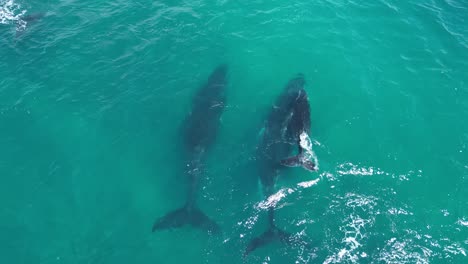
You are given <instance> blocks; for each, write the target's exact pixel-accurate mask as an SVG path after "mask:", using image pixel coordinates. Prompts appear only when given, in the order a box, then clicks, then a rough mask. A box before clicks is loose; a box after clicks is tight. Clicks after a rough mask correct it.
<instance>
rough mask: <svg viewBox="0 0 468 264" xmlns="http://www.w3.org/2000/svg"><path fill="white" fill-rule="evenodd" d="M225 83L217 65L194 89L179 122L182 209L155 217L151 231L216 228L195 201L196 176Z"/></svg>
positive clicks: (208, 146)
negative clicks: (183, 186) (184, 182)
mask: <svg viewBox="0 0 468 264" xmlns="http://www.w3.org/2000/svg"><path fill="white" fill-rule="evenodd" d="M226 85H227V66H226V65H220V66H218V67H217V68H216V69H215V70H214V71H213V72H212V73H211V75H210V77H209V78H208V81H207V82H206V84H204V85H203V86H202V87H201V88H200V89H199V90H198V92H197V94H196V95H195V97H194V99H193V105H192V111H191V113H190V114H189V115H188V116H187V118H186V119H185V122H184V124H183V140H184V148H183V158H184V161H185V164H186V168H185V171H184V173H185V175H186V176H187V178H188V181H189V187H188V190H187V199H186V202H185V205H184V206H182V208H180V209H177V210H175V211H172V212H169V213H168V214H167V215H165V216H163V217H161V218H159V219H157V220H156V221H155V223H154V225H153V232H154V231H156V230H161V229H168V228H177V227H182V226H184V225H191V226H193V227H197V228H201V229H203V230H206V231H208V232H212V233H215V232H218V231H219V230H220V228H219V226H218V224H216V222H214V221H213V220H212V219H210V218H209V217H208V216H206V215H205V214H204V213H203V212H202V211H201V210H200V209H199V208H198V206H197V203H196V201H197V194H198V185H199V182H200V177H202V176H203V175H204V167H205V160H206V157H207V155H208V152H209V150H210V149H211V146H212V145H213V143H214V141H215V138H216V135H217V132H218V127H219V123H220V118H221V114H222V113H223V110H224V107H225V104H226V102H225V101H226V98H225V87H226Z"/></svg>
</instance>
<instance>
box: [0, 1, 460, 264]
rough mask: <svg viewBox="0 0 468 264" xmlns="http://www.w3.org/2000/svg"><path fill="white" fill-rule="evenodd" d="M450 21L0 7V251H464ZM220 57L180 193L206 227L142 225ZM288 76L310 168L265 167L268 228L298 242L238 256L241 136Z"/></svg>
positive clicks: (161, 199)
mask: <svg viewBox="0 0 468 264" xmlns="http://www.w3.org/2000/svg"><path fill="white" fill-rule="evenodd" d="M23 11H25V12H26V14H34V13H37V12H45V13H46V15H45V16H44V17H43V18H42V19H39V20H37V21H33V22H30V23H27V24H24V23H22V20H21V17H23V16H24V15H21V12H23ZM467 18H468V4H467V2H466V1H464V0H431V1H417V0H411V1H397V0H379V1H357V2H356V1H345V0H342V1H339V0H336V1H323V0H319V1H310V0H309V1H307V0H300V1H284V0H281V1H280V0H272V1H229V0H217V1H214V0H213V1H212V0H199V1H162V2H161V1H147V0H141V1H122V0H116V1H89V0H87V1H73V0H69V1H26V0H14V1H13V0H0V22H1V24H0V175H1V181H2V182H1V184H0V201H1V206H0V263H93V264H94V263H272V264H273V263H352V262H356V263H385V262H388V263H466V262H467V261H468V257H467V254H468V148H467V144H468V121H467V120H468V21H467ZM220 63H227V64H228V65H229V85H228V87H227V106H226V110H225V112H224V114H223V116H222V122H221V127H220V130H219V135H218V137H217V139H216V144H215V146H214V147H213V149H212V151H211V152H210V154H209V160H208V161H207V163H208V168H207V173H206V178H204V179H203V180H202V182H201V186H200V187H201V188H200V195H199V199H198V203H199V205H200V207H201V208H202V209H203V211H204V212H206V214H207V215H209V216H210V217H212V218H213V219H215V220H216V222H218V223H219V225H220V226H221V227H222V229H223V233H222V234H220V235H209V234H206V233H204V232H202V231H200V230H197V229H193V228H191V227H184V228H181V229H177V230H172V231H161V232H157V233H151V226H152V224H153V222H154V220H155V219H156V218H158V217H160V216H162V215H164V214H166V213H167V212H169V211H171V210H174V209H176V208H178V207H180V206H181V205H182V204H183V202H184V200H185V187H186V184H187V179H186V178H185V177H184V176H183V175H182V174H181V173H180V170H181V168H180V166H181V160H180V157H181V156H180V149H179V146H180V142H181V137H180V135H181V134H180V127H181V124H182V121H183V120H184V118H185V116H186V115H187V113H188V112H189V111H190V107H191V99H192V96H193V95H194V93H195V92H196V91H197V89H198V88H199V87H200V85H202V84H203V83H204V82H205V81H206V79H207V77H208V75H209V74H210V72H211V71H212V70H213V69H214V67H216V66H217V65H218V64H220ZM298 72H301V73H303V74H304V75H305V77H306V79H307V88H306V89H307V91H308V93H309V98H310V105H311V113H312V117H311V118H312V127H311V137H312V139H313V140H314V147H313V148H314V152H315V153H316V155H317V157H318V161H319V168H320V169H319V171H318V172H315V173H310V172H306V171H305V170H302V169H290V170H285V171H284V173H282V177H280V178H279V180H278V182H277V186H276V189H277V190H278V191H280V193H283V194H285V195H284V197H282V198H281V199H278V201H277V205H276V207H277V210H276V223H277V225H278V226H280V227H281V228H282V229H284V230H287V231H288V232H291V233H293V234H295V237H296V238H298V239H302V240H307V241H310V244H311V245H313V249H308V248H305V247H301V246H299V245H296V246H292V247H285V246H284V245H282V244H281V243H273V244H270V245H268V246H266V247H264V248H261V249H259V250H257V251H255V252H253V253H252V254H251V255H250V256H249V257H248V258H246V259H245V260H242V253H243V252H244V249H245V247H246V245H247V243H248V241H249V240H250V239H251V238H252V237H254V236H256V235H258V234H260V233H261V232H263V231H264V230H265V228H266V225H267V223H266V221H267V219H266V212H265V211H264V210H262V209H261V206H259V205H261V202H262V201H264V197H262V194H261V192H260V188H259V186H258V175H257V173H256V167H255V161H254V149H255V146H256V144H257V139H258V138H257V136H258V133H259V130H260V128H261V124H262V121H263V120H264V118H265V116H266V114H267V113H268V110H269V109H270V108H271V106H272V104H273V102H274V100H275V99H276V97H277V96H278V95H279V93H280V92H281V90H282V89H283V87H284V85H285V84H286V83H287V81H288V80H289V79H290V78H291V77H293V76H294V75H295V74H296V73H298ZM317 179H318V181H317V182H311V181H314V180H317ZM304 182H306V183H309V184H308V185H309V186H307V184H304ZM313 183H315V184H313Z"/></svg>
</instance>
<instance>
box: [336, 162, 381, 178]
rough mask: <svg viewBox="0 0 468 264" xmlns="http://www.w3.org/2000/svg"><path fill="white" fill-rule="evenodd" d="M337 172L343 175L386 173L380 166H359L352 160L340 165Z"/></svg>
mask: <svg viewBox="0 0 468 264" xmlns="http://www.w3.org/2000/svg"><path fill="white" fill-rule="evenodd" d="M337 172H338V173H339V174H341V175H361V176H372V175H382V174H385V172H383V171H381V170H380V169H379V168H374V167H359V166H357V165H355V164H353V163H351V162H347V163H344V164H341V165H339V166H338V170H337Z"/></svg>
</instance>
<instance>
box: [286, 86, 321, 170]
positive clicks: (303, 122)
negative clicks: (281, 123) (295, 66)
mask: <svg viewBox="0 0 468 264" xmlns="http://www.w3.org/2000/svg"><path fill="white" fill-rule="evenodd" d="M287 132H288V134H289V138H290V139H292V140H293V141H294V142H296V144H297V147H298V154H297V155H295V156H292V157H289V158H286V159H283V160H281V161H280V163H281V165H283V166H287V167H303V168H304V169H306V170H308V171H315V170H316V167H315V164H314V163H313V162H312V161H310V160H309V159H308V157H306V155H305V152H304V148H303V146H302V145H301V140H302V139H301V135H304V134H306V135H309V133H310V105H309V98H308V96H307V92H306V91H305V90H304V88H301V89H300V90H298V91H297V98H296V100H295V103H294V106H293V111H292V116H291V119H290V120H289V124H288V128H287Z"/></svg>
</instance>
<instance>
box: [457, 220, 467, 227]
mask: <svg viewBox="0 0 468 264" xmlns="http://www.w3.org/2000/svg"><path fill="white" fill-rule="evenodd" d="M457 224H459V225H461V226H468V221H467V220H465V219H458V221H457Z"/></svg>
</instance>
